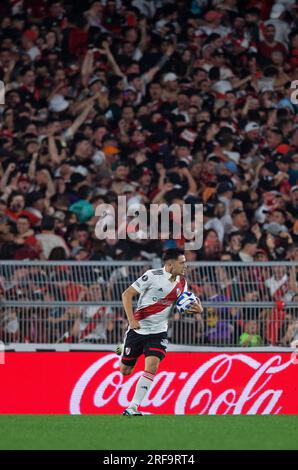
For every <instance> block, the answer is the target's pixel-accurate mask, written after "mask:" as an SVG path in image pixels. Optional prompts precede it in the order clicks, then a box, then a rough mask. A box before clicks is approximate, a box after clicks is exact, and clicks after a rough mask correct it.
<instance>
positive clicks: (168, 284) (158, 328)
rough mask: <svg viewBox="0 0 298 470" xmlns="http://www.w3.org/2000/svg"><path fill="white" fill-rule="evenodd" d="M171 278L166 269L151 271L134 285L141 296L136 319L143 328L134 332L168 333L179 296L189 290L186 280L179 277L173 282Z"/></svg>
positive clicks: (143, 333) (135, 314)
mask: <svg viewBox="0 0 298 470" xmlns="http://www.w3.org/2000/svg"><path fill="white" fill-rule="evenodd" d="M171 276H172V275H171V273H168V272H167V271H166V270H165V268H163V269H149V270H148V271H146V272H145V274H143V275H142V276H141V277H139V279H137V280H136V281H135V282H134V283H133V284H132V287H133V288H134V289H135V290H136V291H137V292H139V294H140V297H139V300H138V305H137V309H136V310H135V312H134V318H135V319H136V320H138V321H139V323H140V326H141V328H140V329H139V330H134V331H135V332H136V333H139V334H141V335H148V334H156V333H162V332H163V331H167V329H168V317H169V315H170V313H171V311H172V308H173V306H174V304H175V302H176V300H177V299H178V297H179V295H180V294H181V293H182V292H184V291H186V290H187V283H186V280H185V279H184V278H181V277H180V276H177V278H176V280H175V281H174V282H172V281H170V278H171Z"/></svg>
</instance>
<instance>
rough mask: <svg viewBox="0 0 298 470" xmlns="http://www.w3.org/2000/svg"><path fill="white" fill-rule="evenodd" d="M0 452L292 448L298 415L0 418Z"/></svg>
mask: <svg viewBox="0 0 298 470" xmlns="http://www.w3.org/2000/svg"><path fill="white" fill-rule="evenodd" d="M0 449H6V450H12V449H20V450H21V449H22V450H24V449H26V450H27V449H28V450H32V449H34V450H37V449H77V450H81V449H84V450H85V449H86V450H88V449H90V450H98V449H104V450H115V449H120V450H125V449H128V450H139V449H143V450H146V449H148V450H168V449H171V450H180V449H181V450H187V449H192V450H204V449H210V450H214V449H219V450H220V449H224V450H227V449H266V450H267V449H287V450H289V449H295V450H297V449H298V416H166V415H163V416H144V417H124V416H110V415H92V416H91V415H83V416H62V415H60V416H54V415H53V416H48V415H45V416H40V415H38V416H31V415H2V416H0Z"/></svg>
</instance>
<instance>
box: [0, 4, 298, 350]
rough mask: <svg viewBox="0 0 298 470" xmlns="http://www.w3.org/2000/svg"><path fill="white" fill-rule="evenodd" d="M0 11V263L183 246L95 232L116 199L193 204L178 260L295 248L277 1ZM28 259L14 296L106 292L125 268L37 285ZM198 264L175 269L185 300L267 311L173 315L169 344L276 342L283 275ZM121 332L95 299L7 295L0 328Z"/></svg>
mask: <svg viewBox="0 0 298 470" xmlns="http://www.w3.org/2000/svg"><path fill="white" fill-rule="evenodd" d="M0 18H1V20H0V26H1V27H0V80H1V81H2V82H3V84H2V87H1V89H0V259H2V260H10V259H12V260H57V261H63V260H76V261H89V260H110V261H112V260H130V261H137V260H145V261H146V260H147V261H150V260H152V259H153V258H155V257H156V256H157V257H160V256H161V254H162V252H163V251H164V250H165V249H167V248H172V247H175V246H183V245H184V242H185V240H184V239H183V238H181V239H173V237H171V236H170V237H169V238H168V239H167V240H150V239H148V238H147V239H143V238H142V236H141V235H140V236H139V237H137V238H136V239H135V240H130V239H129V238H128V239H126V240H122V239H121V240H119V239H117V238H116V239H106V240H99V239H98V238H97V237H96V235H95V227H96V223H97V222H98V217H97V216H96V208H97V207H98V206H99V205H100V204H103V203H106V204H110V205H111V207H113V208H114V209H115V211H116V209H117V206H118V197H119V196H124V197H125V198H126V202H127V206H128V207H137V206H138V205H140V204H144V205H145V206H146V207H148V208H149V205H150V204H151V203H166V204H169V205H170V204H172V203H175V204H178V205H180V206H181V207H182V206H183V204H186V203H187V204H190V205H192V206H194V205H196V204H198V203H203V205H204V216H203V224H204V243H203V246H202V248H201V249H200V250H197V251H194V250H189V251H187V252H186V256H187V259H188V261H200V260H206V261H208V260H209V261H214V260H215V261H217V260H218V261H243V262H247V261H268V260H269V261H270V260H289V261H298V219H297V215H298V118H297V110H298V104H297V102H298V92H297V90H296V88H295V84H294V83H293V82H294V81H295V79H297V80H298V8H297V5H296V2H295V1H294V0H277V1H274V0H267V1H258V0H246V1H245V0H242V1H237V0H177V1H167V0H155V1H147V0H103V1H90V0H85V1H84V2H81V1H79V0H72V1H69V0H64V1H52V0H2V1H1V3H0ZM3 86H4V88H3ZM297 89H298V87H297ZM116 213H117V211H116ZM129 221H130V219H129V218H124V219H123V220H119V219H117V220H116V223H117V224H118V226H120V225H121V224H122V226H123V224H124V226H125V225H126V224H128V223H129ZM173 222H174V221H173ZM33 271H34V270H33ZM33 271H32V270H30V269H28V268H26V269H25V268H24V269H23V270H22V269H20V270H16V272H13V273H11V275H9V276H8V277H6V278H2V279H1V283H2V284H3V286H2V287H1V286H0V289H2V291H3V290H4V291H5V292H6V293H8V295H9V296H11V299H14V300H16V299H18V300H22V298H23V300H27V301H28V300H30V301H34V300H38V299H39V300H40V299H42V300H45V301H47V300H50V301H51V300H57V299H58V300H59V299H60V300H71V301H80V300H82V299H83V300H84V299H85V300H86V299H87V300H89V301H96V300H101V299H105V300H110V299H115V298H118V296H119V294H120V290H121V289H120V288H122V287H123V286H125V287H126V285H127V283H128V282H132V281H133V280H134V279H135V273H134V274H133V276H131V278H130V275H129V273H128V271H125V269H124V270H123V269H122V271H121V270H120V271H118V270H117V269H115V271H113V272H112V273H110V274H111V275H109V276H108V277H107V278H105V279H103V281H102V282H98V279H97V278H96V279H93V278H92V279H91V281H90V283H89V287H88V288H87V289H86V288H85V287H84V286H83V287H82V286H81V285H80V282H79V281H78V280H77V279H76V278H75V277H74V276H73V275H72V274H69V275H67V273H66V272H64V274H65V279H63V280H61V279H60V278H59V289H58V290H59V292H58V291H55V292H49V291H47V289H46V288H45V286H47V285H48V283H50V282H51V280H52V278H49V277H48V274H45V275H44V282H43V281H42V279H43V273H41V272H39V273H38V275H37V274H36V273H35V272H33ZM238 274H239V273H238ZM214 276H215V278H214V279H216V282H214V283H210V282H209V281H210V278H208V277H204V275H200V276H199V278H197V277H196V276H194V277H193V280H194V282H193V283H192V285H191V287H192V289H193V290H194V291H196V292H197V293H198V294H199V295H200V296H201V297H202V299H203V301H210V299H215V300H217V301H221V302H223V303H224V302H228V301H229V300H230V301H247V302H250V301H257V300H260V301H275V302H277V304H276V308H275V309H274V310H273V311H272V310H271V312H270V314H268V311H266V310H264V309H259V310H258V312H252V311H248V310H246V311H245V312H244V311H242V310H243V309H242V310H241V309H240V310H239V309H236V310H235V309H227V308H224V307H223V308H222V309H221V310H219V309H212V308H211V309H209V310H208V312H207V316H205V317H204V318H198V319H196V320H197V321H195V319H194V318H188V317H187V316H185V317H184V318H183V321H182V320H181V321H176V320H178V318H176V317H175V318H174V319H173V323H172V326H171V329H170V334H172V342H175V341H176V342H179V341H180V340H179V339H178V340H177V338H180V339H181V338H182V337H183V338H184V339H183V341H184V342H186V343H188V344H218V343H219V342H221V343H224V344H238V345H239V344H241V345H259V344H274V345H276V344H281V345H284V344H287V343H288V342H289V341H290V339H291V338H293V332H294V331H295V328H296V327H297V321H296V320H295V315H292V316H291V315H288V313H287V312H286V311H285V309H284V304H283V302H284V301H286V302H288V301H291V300H293V301H297V294H298V289H297V282H296V281H297V280H296V274H295V272H293V271H291V270H289V269H287V268H276V270H274V269H273V270H267V271H266V272H265V271H262V270H261V269H259V270H257V271H254V273H253V277H252V279H253V282H252V284H251V285H250V288H249V289H246V291H245V292H240V291H239V289H238V288H237V285H239V283H240V284H241V282H243V279H244V278H241V276H240V275H239V276H240V277H239V276H238V275H236V276H232V275H230V274H229V273H228V272H224V271H221V272H219V271H218V272H216V274H214ZM237 276H238V277H237ZM37 278H38V282H37V281H36V279H37ZM196 279H197V281H195V280H196ZM62 281H63V282H62ZM42 282H43V287H41V285H42ZM24 285H25V286H26V288H25V291H24ZM28 286H29V287H28ZM114 286H117V289H120V290H119V292H118V291H117V292H118V293H117V295H116V294H115V292H114V293H113V289H114ZM235 286H236V287H235ZM81 287H82V288H81ZM22 296H23V297H22ZM268 315H269V316H268ZM244 319H245V321H244ZM40 320H42V321H40ZM246 320H248V321H246ZM270 322H271V323H270ZM270 325H271V326H270ZM125 327H126V324H125V321H124V319H123V312H122V311H121V312H120V310H119V311H118V310H117V309H113V308H110V307H100V306H97V307H95V306H94V307H92V306H89V307H86V308H85V307H73V308H72V307H70V308H68V309H65V308H63V307H57V308H56V309H55V308H54V309H50V310H49V309H48V308H44V309H40V310H39V311H38V309H37V308H36V309H35V310H34V309H26V308H16V309H14V308H13V307H11V308H10V309H5V308H4V309H3V311H2V312H1V322H0V336H1V339H3V340H5V341H22V342H24V341H28V342H35V341H41V342H42V341H46V342H57V341H64V340H67V338H70V342H72V341H74V342H78V341H86V340H87V341H89V340H90V341H91V342H92V341H93V340H94V342H116V341H119V340H120V339H121V336H122V334H123V329H124V328H125ZM90 335H91V336H90ZM185 335H189V336H187V338H186V336H185ZM180 342H181V341H180Z"/></svg>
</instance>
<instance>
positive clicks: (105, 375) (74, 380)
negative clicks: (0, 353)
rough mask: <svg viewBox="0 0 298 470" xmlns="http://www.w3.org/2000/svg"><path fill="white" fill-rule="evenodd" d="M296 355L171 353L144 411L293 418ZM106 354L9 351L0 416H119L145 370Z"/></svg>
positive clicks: (1, 371)
mask: <svg viewBox="0 0 298 470" xmlns="http://www.w3.org/2000/svg"><path fill="white" fill-rule="evenodd" d="M297 362H298V361H297V358H296V355H295V354H291V353H280V352H275V353H273V352H270V353H269V352H268V353H244V352H243V353H241V352H235V353H227V352H225V353H224V352H218V353H199V352H198V353H196V352H169V353H168V354H167V356H166V358H165V359H164V360H163V361H162V363H161V365H160V369H159V371H158V373H157V374H156V377H155V380H154V382H153V385H152V387H151V389H150V392H149V394H148V395H147V397H146V398H145V399H144V401H143V403H142V407H141V409H142V410H143V411H146V412H147V413H152V414H210V415H216V414H218V415H222V414H250V415H254V414H298V394H297V387H298V364H297ZM143 368H144V359H143V358H141V359H140V360H139V362H138V363H137V365H136V367H135V370H134V371H133V373H132V374H131V375H130V376H126V377H123V376H122V375H121V374H120V371H119V357H118V356H116V355H115V354H114V353H111V352H64V353H61V352H48V353H47V352H41V353H38V352H36V353H21V352H11V353H7V354H6V355H5V364H3V365H0V377H1V387H0V413H10V414H11V413H21V414H27V413H28V414H35V413H37V414H120V413H121V412H122V411H123V409H124V408H126V407H127V406H128V404H129V402H130V400H131V399H132V396H133V393H134V389H135V385H136V383H137V381H138V379H139V377H140V375H141V373H142V371H143Z"/></svg>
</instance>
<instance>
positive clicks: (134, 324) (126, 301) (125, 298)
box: [122, 286, 140, 330]
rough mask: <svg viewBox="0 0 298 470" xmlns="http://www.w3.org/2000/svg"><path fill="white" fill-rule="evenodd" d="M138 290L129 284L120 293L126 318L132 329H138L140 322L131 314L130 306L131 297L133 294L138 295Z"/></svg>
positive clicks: (131, 308)
mask: <svg viewBox="0 0 298 470" xmlns="http://www.w3.org/2000/svg"><path fill="white" fill-rule="evenodd" d="M138 294H139V292H138V291H137V290H136V289H135V288H134V287H132V286H129V287H128V288H127V289H125V291H124V292H123V294H122V303H123V307H124V310H125V313H126V316H127V320H128V323H129V326H130V328H131V329H132V330H138V329H139V328H140V324H139V322H138V320H136V319H135V318H134V316H133V307H132V299H133V297H134V296H136V295H138Z"/></svg>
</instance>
